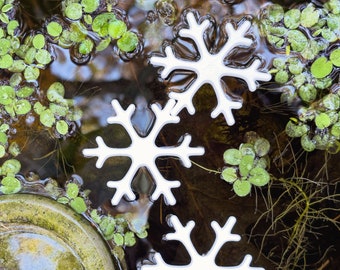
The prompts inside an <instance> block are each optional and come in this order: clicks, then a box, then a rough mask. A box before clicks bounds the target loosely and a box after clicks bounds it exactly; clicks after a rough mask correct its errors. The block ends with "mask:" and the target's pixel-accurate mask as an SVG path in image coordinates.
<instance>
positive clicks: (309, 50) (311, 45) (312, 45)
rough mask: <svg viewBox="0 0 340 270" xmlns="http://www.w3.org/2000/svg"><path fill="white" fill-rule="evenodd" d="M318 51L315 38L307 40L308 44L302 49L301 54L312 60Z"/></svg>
mask: <svg viewBox="0 0 340 270" xmlns="http://www.w3.org/2000/svg"><path fill="white" fill-rule="evenodd" d="M319 52H320V46H319V44H318V42H316V41H315V40H309V41H308V45H307V46H306V47H305V48H304V49H303V50H302V52H301V55H302V57H303V58H305V59H307V60H313V59H314V58H315V57H316V56H317V55H318V54H319Z"/></svg>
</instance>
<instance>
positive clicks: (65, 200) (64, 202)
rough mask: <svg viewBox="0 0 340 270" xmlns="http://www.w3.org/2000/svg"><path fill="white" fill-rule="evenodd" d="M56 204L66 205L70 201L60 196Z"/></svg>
mask: <svg viewBox="0 0 340 270" xmlns="http://www.w3.org/2000/svg"><path fill="white" fill-rule="evenodd" d="M57 202H58V203H62V204H68V203H69V202H70V199H69V198H67V197H65V196H62V197H59V198H58V199H57Z"/></svg>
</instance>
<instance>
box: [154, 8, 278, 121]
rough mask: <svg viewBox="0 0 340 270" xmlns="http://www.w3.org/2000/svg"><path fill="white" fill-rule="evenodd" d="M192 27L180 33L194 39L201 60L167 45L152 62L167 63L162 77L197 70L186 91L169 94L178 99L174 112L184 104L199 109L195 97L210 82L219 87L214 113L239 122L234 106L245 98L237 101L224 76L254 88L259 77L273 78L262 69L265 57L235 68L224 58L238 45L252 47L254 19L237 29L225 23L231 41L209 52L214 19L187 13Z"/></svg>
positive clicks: (216, 88) (192, 112) (189, 107)
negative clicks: (250, 35) (179, 53)
mask: <svg viewBox="0 0 340 270" xmlns="http://www.w3.org/2000/svg"><path fill="white" fill-rule="evenodd" d="M186 20H187V24H188V28H183V29H181V30H180V31H179V33H178V35H179V36H180V37H182V38H189V39H191V40H192V41H193V42H194V43H195V45H196V48H197V53H198V54H199V55H198V57H197V59H198V60H197V61H191V60H187V59H184V58H177V57H176V55H175V53H174V49H173V48H172V46H167V47H166V48H165V51H164V53H165V56H152V57H151V58H150V63H151V64H152V65H154V66H159V67H163V70H162V72H161V77H162V78H163V79H166V78H168V77H169V75H170V73H172V72H173V71H177V72H178V73H179V74H186V73H187V72H188V71H189V72H193V73H195V74H196V78H195V79H194V81H193V82H192V83H191V84H190V85H189V86H188V87H187V89H185V90H184V91H183V92H173V91H172V92H170V93H169V97H170V98H172V99H175V100H176V101H177V104H176V105H175V107H174V109H173V110H172V114H173V115H177V114H178V113H179V112H180V111H181V110H182V109H183V108H186V109H187V110H188V112H189V113H190V114H194V113H195V108H194V106H193V104H192V99H193V97H194V95H195V94H196V92H197V91H198V90H199V88H200V87H201V86H202V85H204V84H206V83H207V84H210V85H211V86H212V87H213V88H214V91H215V94H216V98H217V106H216V108H215V109H214V110H213V111H212V113H211V117H212V118H216V117H217V116H218V115H219V114H223V115H224V117H225V119H226V122H227V124H228V125H233V124H234V123H235V119H234V116H233V114H232V111H231V110H232V109H240V108H241V107H242V102H240V101H235V100H233V98H232V97H231V96H230V95H228V94H227V93H226V92H225V90H224V86H223V84H224V82H223V81H222V78H223V77H227V76H229V77H236V78H240V79H242V80H244V81H245V82H246V83H247V85H248V88H249V90H250V91H255V90H256V82H257V81H269V80H270V79H271V75H270V74H269V73H267V72H264V71H259V70H258V69H259V67H260V65H261V61H260V60H259V59H256V60H255V61H253V62H252V64H251V65H250V66H248V67H245V68H235V67H229V66H227V65H225V63H224V60H225V59H226V58H227V56H228V55H229V54H230V53H231V51H232V50H233V49H234V48H236V47H250V46H251V45H252V43H253V41H252V39H250V38H248V37H246V34H247V31H248V30H249V28H250V26H251V23H250V21H248V20H244V21H243V22H242V24H240V25H239V26H238V28H237V29H235V28H234V27H233V25H232V24H231V23H227V24H226V25H225V28H226V32H227V34H228V40H227V42H226V43H225V44H224V45H223V46H222V48H221V49H220V50H219V52H218V53H216V54H212V53H210V52H209V49H208V48H207V46H206V44H205V40H204V37H205V35H206V34H207V33H206V32H207V29H208V28H209V25H210V23H211V22H210V20H208V19H205V20H203V21H202V23H201V24H199V23H198V21H197V20H196V18H195V15H194V13H193V12H188V14H187V15H186Z"/></svg>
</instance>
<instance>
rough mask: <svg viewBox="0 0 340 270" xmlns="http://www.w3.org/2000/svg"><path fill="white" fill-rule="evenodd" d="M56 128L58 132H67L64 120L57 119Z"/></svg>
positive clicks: (64, 133)
mask: <svg viewBox="0 0 340 270" xmlns="http://www.w3.org/2000/svg"><path fill="white" fill-rule="evenodd" d="M56 129H57V131H58V133H59V134H61V135H66V134H67V132H68V124H67V123H66V121H64V120H59V121H57V124H56Z"/></svg>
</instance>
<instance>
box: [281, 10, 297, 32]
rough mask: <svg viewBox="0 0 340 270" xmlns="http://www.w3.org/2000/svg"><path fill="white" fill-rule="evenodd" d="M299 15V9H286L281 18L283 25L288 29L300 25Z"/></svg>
mask: <svg viewBox="0 0 340 270" xmlns="http://www.w3.org/2000/svg"><path fill="white" fill-rule="evenodd" d="M300 16H301V12H300V10H298V9H296V8H293V9H290V10H288V11H287V12H286V13H285V14H284V19H283V22H284V25H285V26H286V27H287V28H289V29H296V28H298V27H299V25H300Z"/></svg>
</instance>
